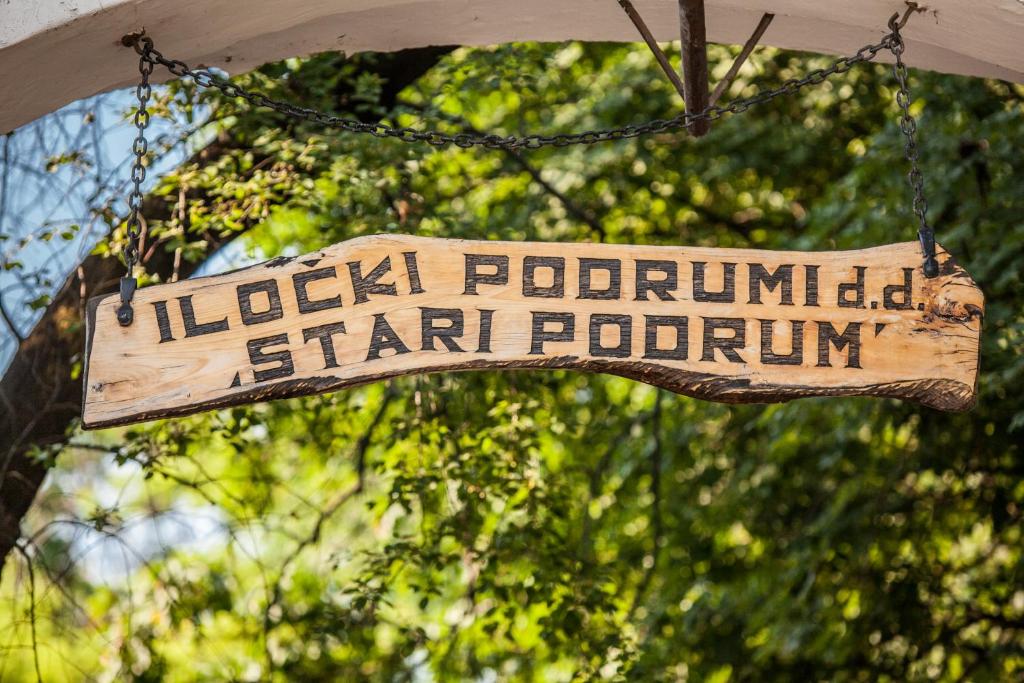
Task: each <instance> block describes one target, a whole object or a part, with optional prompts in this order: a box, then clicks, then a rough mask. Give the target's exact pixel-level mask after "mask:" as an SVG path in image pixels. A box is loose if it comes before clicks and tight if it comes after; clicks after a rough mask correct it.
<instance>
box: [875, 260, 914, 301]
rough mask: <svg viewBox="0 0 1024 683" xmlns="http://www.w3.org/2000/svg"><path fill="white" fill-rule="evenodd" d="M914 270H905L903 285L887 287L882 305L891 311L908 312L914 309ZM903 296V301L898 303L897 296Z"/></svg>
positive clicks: (884, 290)
mask: <svg viewBox="0 0 1024 683" xmlns="http://www.w3.org/2000/svg"><path fill="white" fill-rule="evenodd" d="M913 282H914V269H913V268H904V269H903V284H902V285H886V286H885V289H883V290H882V305H883V306H884V307H885V308H887V309H889V310H897V311H901V310H904V311H905V310H907V309H910V308H913V303H912V302H911V300H910V298H911V296H912V294H911V293H912V292H913ZM897 294H900V295H901V299H902V300H901V301H896V295H897Z"/></svg>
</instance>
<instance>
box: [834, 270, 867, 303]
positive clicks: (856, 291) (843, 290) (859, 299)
mask: <svg viewBox="0 0 1024 683" xmlns="http://www.w3.org/2000/svg"><path fill="white" fill-rule="evenodd" d="M854 268H855V269H856V271H857V281H856V282H845V283H841V284H840V285H839V307H840V308H864V271H865V270H867V267H866V266H854ZM850 292H853V299H852V300H851V299H850V298H849V296H848V295H849V294H850Z"/></svg>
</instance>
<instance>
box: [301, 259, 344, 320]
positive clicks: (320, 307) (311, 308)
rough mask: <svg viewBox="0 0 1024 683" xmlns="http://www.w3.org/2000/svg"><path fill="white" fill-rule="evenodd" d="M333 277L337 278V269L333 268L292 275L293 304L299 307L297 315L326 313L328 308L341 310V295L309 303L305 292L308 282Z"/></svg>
mask: <svg viewBox="0 0 1024 683" xmlns="http://www.w3.org/2000/svg"><path fill="white" fill-rule="evenodd" d="M335 277H338V269H337V268H335V267H334V266H331V267H330V268H317V269H316V270H307V271H306V272H304V273H296V274H295V275H292V287H294V288H295V303H297V304H298V305H299V313H314V312H316V311H326V310H327V309H328V308H341V295H338V296H332V297H330V298H328V299H317V300H316V301H311V300H310V298H309V292H307V291H306V286H307V285H308V284H309V283H310V282H313V281H315V280H327V279H330V278H335Z"/></svg>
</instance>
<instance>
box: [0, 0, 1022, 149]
mask: <svg viewBox="0 0 1024 683" xmlns="http://www.w3.org/2000/svg"><path fill="white" fill-rule="evenodd" d="M635 4H636V6H637V9H638V10H639V11H640V12H641V14H642V15H643V16H644V18H645V19H646V21H647V23H648V24H649V25H650V27H651V29H652V31H653V32H654V34H655V35H656V37H657V38H658V39H659V40H673V39H676V38H677V37H678V23H677V12H678V10H677V2H676V0H636V2H635ZM921 4H922V5H925V6H926V7H927V10H928V11H927V13H926V14H922V15H918V16H915V17H914V18H912V20H911V22H910V24H909V25H908V26H907V28H906V29H905V31H904V35H905V38H906V40H907V46H908V48H907V61H908V63H909V64H910V65H912V66H918V67H925V68H930V69H935V70H938V71H944V72H950V73H959V74H968V75H972V76H989V77H995V78H1002V79H1006V80H1011V81H1015V82H1022V81H1024V0H971V1H969V2H968V1H965V0H925V1H924V2H922V3H921ZM902 9H904V3H903V2H902V1H901V0H707V25H708V39H709V40H711V41H714V42H722V43H741V42H743V41H744V40H745V39H746V38H747V37H748V35H749V34H750V32H751V31H752V29H753V28H754V26H755V25H756V24H757V21H758V19H759V18H760V16H761V15H762V14H763V13H764V12H772V13H775V14H776V19H775V22H774V23H773V24H772V25H771V27H770V28H769V29H768V32H767V33H766V34H765V36H764V38H763V40H762V42H763V43H764V44H767V45H773V46H778V47H785V48H792V49H800V50H809V51H813V52H823V53H829V54H846V53H852V52H853V51H854V50H856V49H857V48H859V47H860V46H862V45H864V44H866V43H869V42H874V41H876V40H877V39H878V38H879V37H881V36H882V35H883V34H884V33H885V22H886V20H887V19H888V17H889V16H890V15H891V14H893V13H894V12H897V11H901V10H902ZM142 28H145V29H146V30H147V32H148V33H149V35H151V36H152V37H153V39H154V41H155V42H156V45H157V47H158V48H159V49H160V50H161V51H162V52H163V53H164V54H166V55H167V56H169V57H172V58H175V59H181V60H183V61H186V62H188V63H189V64H193V65H197V64H204V65H208V66H216V67H222V68H225V69H227V70H229V71H231V72H236V73H237V72H244V71H247V70H249V69H252V68H255V67H256V66H259V65H260V64H263V63H266V62H268V61H273V60H277V59H281V58H284V57H292V56H304V55H309V54H312V53H315V52H323V51H338V50H340V51H346V52H349V53H353V52H359V51H364V50H377V51H389V50H397V49H402V48H408V47H419V46H425V45H449V44H460V45H485V44H493V43H501V42H510V41H519V40H539V41H559V40H565V39H581V40H613V41H636V40H638V36H637V34H636V31H635V29H634V28H633V26H632V24H631V23H630V22H629V20H628V19H627V18H626V17H625V15H624V14H623V12H622V10H621V9H620V7H619V5H618V3H617V2H615V0H3V1H2V2H0V132H4V131H8V130H11V129H13V128H15V127H17V126H19V125H21V124H24V123H26V122H28V121H31V120H32V119H34V118H36V117H38V116H41V115H42V114H45V113H47V112H49V111H52V110H54V109H56V108H58V107H60V106H61V105H63V104H66V103H67V102H71V101H74V100H76V99H79V98H82V97H85V96H88V95H92V94H95V93H98V92H103V91H106V90H110V89H113V88H117V87H123V86H127V85H130V84H132V83H134V82H135V81H136V79H137V61H136V59H135V57H134V55H133V54H132V53H130V52H129V51H128V49H127V48H125V47H123V46H122V45H121V44H120V38H121V36H123V35H125V34H127V33H131V32H133V31H138V30H139V29H142ZM156 76H158V77H159V78H166V77H167V74H166V73H160V70H159V69H158V70H157V73H156Z"/></svg>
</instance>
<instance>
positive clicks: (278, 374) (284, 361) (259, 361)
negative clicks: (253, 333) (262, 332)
mask: <svg viewBox="0 0 1024 683" xmlns="http://www.w3.org/2000/svg"><path fill="white" fill-rule="evenodd" d="M282 344H284V345H285V346H287V345H288V335H287V334H283V333H282V334H275V335H273V336H271V337H263V338H261V339H250V340H249V341H247V342H246V343H245V346H246V348H247V349H248V350H249V362H250V363H252V364H253V365H265V364H267V363H279V364H280V365H278V366H277V367H276V368H270V369H269V370H253V377H254V379H255V380H256V381H257V382H266V381H267V380H271V379H280V378H282V377H289V376H291V375H294V374H295V364H294V363H293V362H292V353H291V351H289V350H288V349H283V350H281V351H271V352H270V353H267V352H266V351H264V349H265V348H267V347H268V346H280V345H282Z"/></svg>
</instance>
